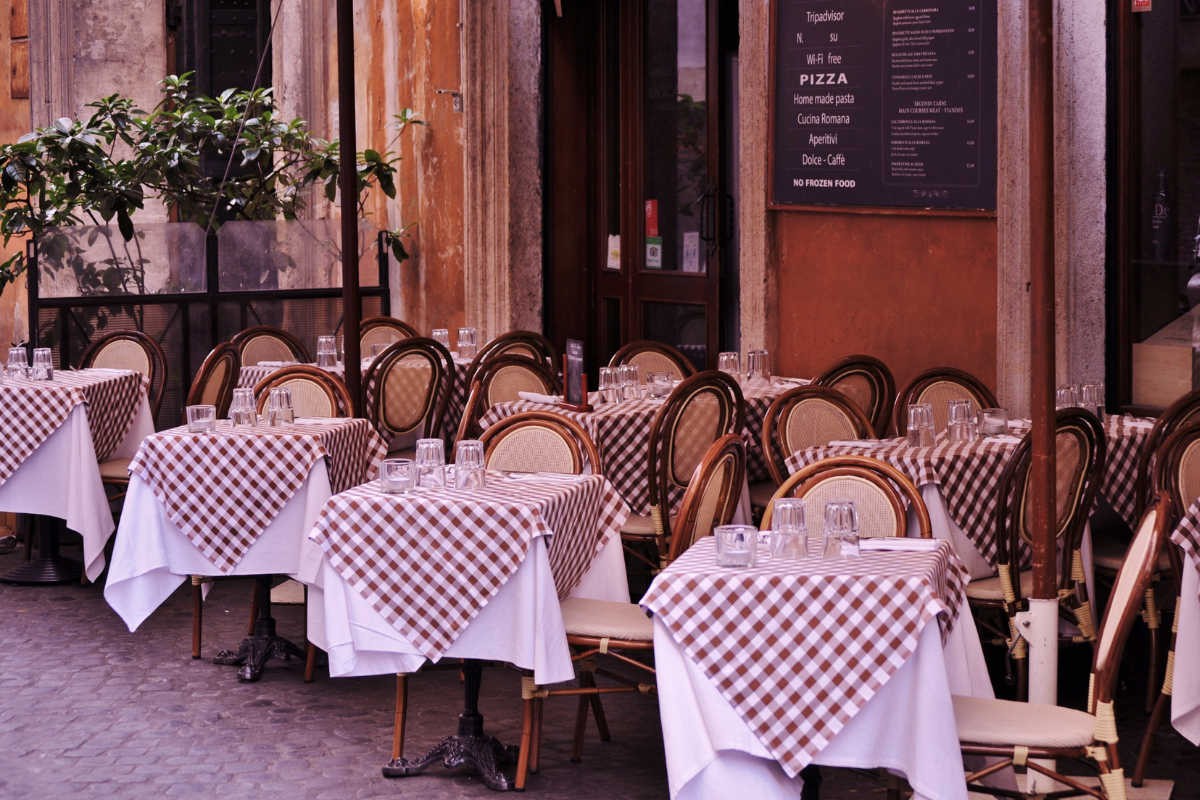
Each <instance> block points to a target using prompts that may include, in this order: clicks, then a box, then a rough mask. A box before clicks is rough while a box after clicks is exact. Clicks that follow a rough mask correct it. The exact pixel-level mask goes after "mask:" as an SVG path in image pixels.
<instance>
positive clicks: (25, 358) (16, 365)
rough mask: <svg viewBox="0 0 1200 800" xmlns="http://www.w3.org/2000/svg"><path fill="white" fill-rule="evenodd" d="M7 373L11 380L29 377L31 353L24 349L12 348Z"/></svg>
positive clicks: (9, 350)
mask: <svg viewBox="0 0 1200 800" xmlns="http://www.w3.org/2000/svg"><path fill="white" fill-rule="evenodd" d="M6 371H7V373H8V377H10V378H27V377H29V351H28V350H26V349H25V348H24V347H10V348H9V349H8V365H7V367H6Z"/></svg>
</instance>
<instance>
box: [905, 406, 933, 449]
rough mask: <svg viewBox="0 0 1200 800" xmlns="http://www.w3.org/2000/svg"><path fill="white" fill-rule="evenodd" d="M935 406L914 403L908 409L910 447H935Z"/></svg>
mask: <svg viewBox="0 0 1200 800" xmlns="http://www.w3.org/2000/svg"><path fill="white" fill-rule="evenodd" d="M933 443H934V439H933V404H932V403H913V404H912V405H910V406H909V407H908V446H909V447H933Z"/></svg>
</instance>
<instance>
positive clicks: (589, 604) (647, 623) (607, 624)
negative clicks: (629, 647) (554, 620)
mask: <svg viewBox="0 0 1200 800" xmlns="http://www.w3.org/2000/svg"><path fill="white" fill-rule="evenodd" d="M562 615H563V624H565V625H566V627H567V635H568V636H590V637H594V638H597V639H605V638H608V639H624V640H625V641H629V642H652V641H654V623H653V622H652V621H651V619H650V618H649V617H647V616H646V612H644V611H642V609H641V607H640V606H638V605H637V604H636V603H614V602H612V601H611V600H583V599H581V598H578V597H568V598H567V599H566V600H563V601H562Z"/></svg>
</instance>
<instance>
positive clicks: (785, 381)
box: [775, 375, 812, 386]
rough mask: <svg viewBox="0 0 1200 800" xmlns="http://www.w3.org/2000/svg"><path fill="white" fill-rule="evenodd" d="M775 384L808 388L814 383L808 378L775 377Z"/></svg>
mask: <svg viewBox="0 0 1200 800" xmlns="http://www.w3.org/2000/svg"><path fill="white" fill-rule="evenodd" d="M775 382H776V383H779V384H782V385H784V386H808V385H809V384H810V383H812V381H811V380H810V379H808V378H781V377H779V376H778V375H776V376H775Z"/></svg>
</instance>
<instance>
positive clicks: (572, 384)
mask: <svg viewBox="0 0 1200 800" xmlns="http://www.w3.org/2000/svg"><path fill="white" fill-rule="evenodd" d="M563 361H564V362H565V364H564V369H563V382H564V383H563V387H564V389H565V392H564V393H563V401H564V402H566V403H569V404H571V405H573V406H582V405H586V404H587V395H585V394H584V392H585V391H586V390H585V389H584V381H583V376H584V371H583V342H581V341H579V340H578V339H567V352H566V353H564V354H563Z"/></svg>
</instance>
